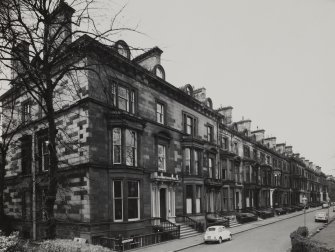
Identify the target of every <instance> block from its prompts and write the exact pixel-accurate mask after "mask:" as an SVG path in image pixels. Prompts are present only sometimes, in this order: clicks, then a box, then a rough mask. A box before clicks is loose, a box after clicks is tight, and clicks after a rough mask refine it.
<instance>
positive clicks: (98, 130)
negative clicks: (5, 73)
mask: <svg viewBox="0 0 335 252" xmlns="http://www.w3.org/2000/svg"><path fill="white" fill-rule="evenodd" d="M19 46H22V48H26V50H29V45H27V44H25V45H22V44H21V45H19ZM71 46H73V47H80V48H81V50H82V53H83V52H84V55H85V57H84V58H81V59H80V61H79V62H78V64H81V61H86V62H94V63H99V62H100V61H101V62H102V61H103V62H104V64H105V63H106V62H108V64H105V67H104V69H103V71H102V70H101V69H100V67H99V64H92V65H95V68H96V71H100V72H101V73H102V72H103V74H101V76H100V78H98V77H97V76H96V75H95V73H93V72H92V71H87V72H85V73H82V74H78V83H77V87H76V92H73V89H74V88H73V87H72V86H70V81H69V80H67V79H64V81H63V83H62V86H61V88H60V89H59V90H58V93H57V95H56V96H55V99H56V101H57V102H58V103H57V110H58V113H57V118H56V119H57V127H58V129H59V133H58V134H59V139H63V140H64V139H70V140H69V142H72V143H73V142H75V143H76V144H75V145H71V146H70V145H69V144H68V146H70V147H67V145H65V144H63V143H62V144H59V145H58V146H57V148H58V153H59V158H60V161H61V162H60V167H61V168H60V173H61V174H62V175H64V176H63V178H64V180H62V183H61V185H60V186H59V189H58V190H59V192H58V195H57V200H56V204H55V212H56V216H57V219H58V220H59V222H58V224H57V230H58V236H60V237H74V236H76V237H83V238H86V239H88V240H90V241H91V240H92V239H93V238H95V237H101V236H108V237H114V236H118V235H120V234H122V235H123V236H124V237H130V236H132V235H139V234H143V233H148V232H151V230H152V229H151V228H152V227H150V226H149V225H148V224H147V223H148V222H147V220H148V219H152V218H156V217H157V218H158V217H159V218H163V219H166V220H168V221H170V222H172V223H175V222H176V221H178V220H179V219H178V217H181V216H187V217H188V218H191V219H193V220H195V221H197V222H202V223H205V217H206V213H213V212H234V211H238V210H243V209H247V208H265V207H267V208H274V207H280V206H290V205H292V204H299V203H301V202H302V198H303V197H307V199H308V201H309V202H321V201H326V200H327V198H328V186H327V177H326V175H325V174H324V173H323V172H322V171H321V167H319V166H317V165H315V164H314V163H313V162H311V161H309V160H307V159H306V158H303V157H301V156H299V154H297V153H294V152H293V148H292V146H288V145H286V144H285V143H278V142H276V138H275V137H265V136H266V134H265V131H264V130H261V129H257V130H252V129H251V120H241V121H237V122H234V121H233V118H232V110H233V108H232V107H220V108H215V107H213V102H212V100H211V99H210V98H209V97H207V96H206V89H205V88H195V87H194V86H192V85H190V84H186V85H183V86H182V87H179V86H180V85H179V84H175V85H173V84H171V83H169V82H168V81H167V80H166V76H165V71H164V68H163V66H162V65H161V55H162V50H161V49H159V48H158V47H155V48H152V49H151V50H149V51H146V52H145V53H143V54H141V55H139V56H137V57H135V58H132V57H131V52H130V50H129V47H128V45H127V44H126V42H124V41H118V42H116V43H115V45H113V46H106V45H103V44H101V43H99V42H96V41H94V40H92V39H91V38H90V37H88V36H82V37H81V38H79V39H78V40H76V41H74V42H71ZM106 66H107V67H106ZM14 93H15V94H18V95H19V98H18V99H17V101H16V107H17V108H18V111H17V113H16V116H17V120H21V121H24V122H26V124H25V127H23V128H21V130H20V132H19V133H17V134H16V135H15V139H14V143H15V144H13V146H11V150H10V152H9V157H8V160H7V162H8V164H7V166H6V180H5V183H6V185H5V212H6V214H7V215H9V216H12V217H14V218H15V219H16V222H17V225H18V226H19V227H20V228H21V229H22V230H23V231H25V232H26V234H27V235H31V231H30V230H31V225H32V215H33V214H32V213H33V211H35V210H36V212H37V216H38V217H39V218H38V219H37V226H38V235H39V236H40V237H43V223H44V221H45V218H46V217H45V216H44V213H43V197H44V188H45V187H46V182H45V180H44V178H45V177H46V176H47V172H48V162H49V161H48V160H49V159H48V148H47V143H48V139H47V137H46V132H47V130H48V129H47V127H46V126H45V125H46V124H45V118H44V114H43V112H42V111H41V109H40V108H39V106H38V104H37V103H36V102H34V100H33V99H32V98H31V97H30V96H29V94H27V93H26V92H24V91H23V90H21V91H18V90H13V89H10V90H9V91H7V92H6V93H5V94H3V95H2V96H1V98H0V101H1V102H2V103H7V102H9V101H10V100H11V99H12V98H13V94H14ZM73 93H75V94H76V95H75V96H74V95H73ZM225 95H227V92H225V93H224V94H222V100H220V101H217V102H220V103H224V102H225ZM65 98H66V99H65ZM3 123H6V122H5V121H4V122H3ZM32 169H34V171H35V172H36V180H37V181H38V183H36V184H35V186H36V195H35V196H36V197H33V194H32V193H33V190H32V186H33V184H32ZM35 198H36V199H35ZM33 199H35V200H36V202H35V203H36V209H33V205H34V204H33Z"/></svg>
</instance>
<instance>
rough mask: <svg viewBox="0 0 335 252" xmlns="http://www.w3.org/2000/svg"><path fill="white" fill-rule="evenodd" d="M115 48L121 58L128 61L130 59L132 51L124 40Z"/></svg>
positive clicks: (118, 42)
mask: <svg viewBox="0 0 335 252" xmlns="http://www.w3.org/2000/svg"><path fill="white" fill-rule="evenodd" d="M115 48H116V50H117V52H118V53H119V54H120V55H121V56H123V57H125V58H127V59H129V58H130V50H129V47H128V45H127V43H126V42H124V41H123V40H119V41H117V42H116V43H115Z"/></svg>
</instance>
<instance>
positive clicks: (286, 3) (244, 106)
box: [99, 0, 335, 175]
mask: <svg viewBox="0 0 335 252" xmlns="http://www.w3.org/2000/svg"><path fill="white" fill-rule="evenodd" d="M101 1H102V2H104V1H103V0H101ZM124 5H126V7H125V9H124V10H123V11H122V13H121V15H120V16H119V17H120V19H119V21H120V24H123V25H126V26H127V25H129V26H130V27H135V26H137V30H138V31H139V32H141V33H143V34H134V33H127V34H122V36H121V38H122V39H124V40H125V41H126V42H127V43H128V44H129V45H130V46H133V47H143V48H150V47H153V46H158V47H159V48H161V49H162V50H163V51H164V52H163V54H162V65H163V67H164V69H165V72H166V80H167V81H168V82H169V83H171V84H173V85H175V86H177V87H180V86H183V85H185V84H187V83H190V84H191V85H194V86H195V87H205V88H206V90H207V96H209V97H211V98H212V100H213V103H214V107H219V106H221V105H222V106H232V107H233V108H234V109H233V120H234V121H239V120H241V119H242V118H244V119H251V120H252V129H257V128H258V129H265V134H266V136H273V137H277V143H286V144H287V145H292V146H293V151H294V152H296V153H300V155H301V156H303V157H305V158H306V159H308V160H310V161H312V162H313V163H314V164H316V165H319V166H321V167H322V171H323V172H325V173H326V174H332V175H335V99H334V96H335V85H334V84H335V71H334V70H335V1H334V0H252V1H251V0H230V1H227V0H212V1H199V0H183V1H180V0H169V1H162V0H141V1H138V0H127V1H122V0H120V1H116V0H114V1H110V0H109V1H108V3H106V2H104V4H103V8H101V11H100V12H99V13H100V15H101V17H105V18H104V20H109V19H108V18H106V17H108V15H110V16H111V15H112V13H115V12H113V11H115V10H118V9H120V8H121V7H122V6H124ZM105 10H108V12H107V14H105V13H104V11H105ZM103 13H104V14H103ZM104 15H106V16H104Z"/></svg>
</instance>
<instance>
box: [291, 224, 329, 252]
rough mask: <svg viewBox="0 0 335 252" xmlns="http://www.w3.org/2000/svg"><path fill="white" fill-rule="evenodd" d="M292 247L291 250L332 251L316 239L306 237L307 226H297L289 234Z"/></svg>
mask: <svg viewBox="0 0 335 252" xmlns="http://www.w3.org/2000/svg"><path fill="white" fill-rule="evenodd" d="M290 238H291V244H292V249H291V252H334V251H335V250H334V249H328V248H326V247H325V246H324V245H322V244H321V243H319V242H317V241H313V240H310V239H309V238H308V229H307V227H299V228H298V229H297V230H296V231H294V232H292V233H291V234H290Z"/></svg>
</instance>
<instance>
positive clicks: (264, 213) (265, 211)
mask: <svg viewBox="0 0 335 252" xmlns="http://www.w3.org/2000/svg"><path fill="white" fill-rule="evenodd" d="M257 213H258V216H259V217H261V218H262V219H265V218H269V217H273V216H275V214H274V211H273V210H272V209H271V208H262V209H257Z"/></svg>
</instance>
